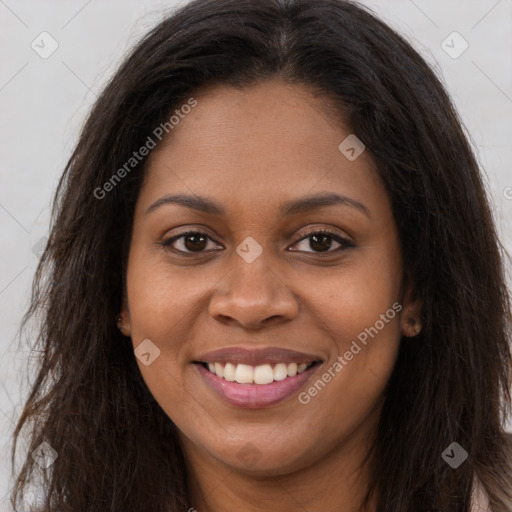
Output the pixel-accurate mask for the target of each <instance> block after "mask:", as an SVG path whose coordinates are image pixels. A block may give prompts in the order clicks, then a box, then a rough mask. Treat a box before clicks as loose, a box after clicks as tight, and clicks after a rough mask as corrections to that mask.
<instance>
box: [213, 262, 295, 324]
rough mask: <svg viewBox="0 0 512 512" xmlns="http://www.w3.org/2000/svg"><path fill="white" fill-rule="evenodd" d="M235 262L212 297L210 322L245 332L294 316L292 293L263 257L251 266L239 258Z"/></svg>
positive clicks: (293, 296) (287, 319)
mask: <svg viewBox="0 0 512 512" xmlns="http://www.w3.org/2000/svg"><path fill="white" fill-rule="evenodd" d="M235 258H237V261H236V262H235V263H234V265H233V266H232V269H231V271H230V272H228V273H227V274H226V276H225V277H224V278H223V279H222V280H221V281H220V282H219V283H218V285H217V287H216V289H215V291H214V293H213V294H212V297H211V300H210V304H209V313H210V315H211V317H212V318H214V319H216V320H218V321H220V322H223V323H231V324H238V325H239V326H242V327H244V328H245V329H260V328H262V327H263V326H267V325H268V324H270V323H276V324H277V323H281V322H286V321H289V320H292V319H293V318H295V317H296V316H297V314H298V311H299V304H298V301H297V299H296V297H295V295H294V293H293V292H292V291H291V290H290V289H289V288H288V287H287V286H286V284H285V283H284V282H283V280H282V279H281V278H280V277H279V276H278V275H277V271H276V270H274V269H272V268H270V267H269V265H268V264H267V262H266V261H265V258H264V255H263V254H262V255H261V256H260V257H258V258H257V259H256V260H255V261H253V262H252V263H247V262H246V261H244V260H243V259H242V258H240V257H239V256H238V255H235Z"/></svg>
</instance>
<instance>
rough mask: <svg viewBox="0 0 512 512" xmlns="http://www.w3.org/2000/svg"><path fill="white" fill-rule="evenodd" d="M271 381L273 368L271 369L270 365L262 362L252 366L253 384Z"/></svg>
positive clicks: (272, 379)
mask: <svg viewBox="0 0 512 512" xmlns="http://www.w3.org/2000/svg"><path fill="white" fill-rule="evenodd" d="M238 366H241V365H238ZM273 381H274V370H272V366H270V365H269V364H264V365H261V366H256V368H254V384H270V383H271V382H273Z"/></svg>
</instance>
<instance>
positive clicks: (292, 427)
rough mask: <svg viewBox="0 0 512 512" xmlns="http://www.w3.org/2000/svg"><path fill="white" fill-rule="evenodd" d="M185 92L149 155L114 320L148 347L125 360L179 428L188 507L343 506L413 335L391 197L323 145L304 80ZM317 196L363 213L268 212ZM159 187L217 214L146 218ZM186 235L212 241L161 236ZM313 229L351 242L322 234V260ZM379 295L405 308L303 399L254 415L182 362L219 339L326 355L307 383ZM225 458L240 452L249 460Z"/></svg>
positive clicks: (326, 136)
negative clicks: (145, 355)
mask: <svg viewBox="0 0 512 512" xmlns="http://www.w3.org/2000/svg"><path fill="white" fill-rule="evenodd" d="M194 98H196V100H197V102H198V103H197V106H196V107H195V108H193V109H192V110H191V112H190V113H189V114H188V115H187V116H186V117H185V118H184V119H183V120H180V122H179V124H178V125H177V126H175V127H174V129H173V130H172V131H171V132H170V133H169V134H168V135H167V136H166V138H165V139H164V140H163V143H162V144H161V145H159V146H158V147H157V148H156V149H155V150H153V151H152V153H151V155H150V158H149V161H148V169H147V175H146V179H145V181H144V183H143V186H142V188H141V192H140V196H139V198H138V201H137V204H136V210H135V216H134V226H133V234H132V240H131V246H130V252H129V261H128V269H127V276H126V278H127V296H126V297H125V299H124V303H123V309H122V312H121V315H122V320H123V324H124V326H125V328H124V331H123V332H124V333H125V334H126V335H127V336H131V339H132V343H133V346H134V348H136V347H137V346H138V345H139V344H140V343H141V342H142V341H143V340H145V339H150V340H151V341H152V342H153V343H154V344H155V345H156V346H157V347H158V348H159V350H160V355H159V357H157V358H156V359H155V360H154V361H153V362H152V363H151V364H150V365H149V366H145V365H144V364H142V363H141V361H140V360H139V359H137V363H138V365H139V368H140V371H141V373H142V376H143V378H144V380H145V382H146V383H147V386H148V388H149V390H150V391H151V393H152V394H153V395H154V397H155V399H156V400H157V401H158V403H159V404H160V405H161V407H162V409H163V410H164V411H165V412H166V414H167V415H168V416H169V417H170V418H171V419H172V420H173V422H174V423H175V424H176V425H177V426H178V428H179V430H180V432H181V433H180V439H181V442H182V445H183V450H184V454H185V459H186V463H187V468H188V472H189V475H190V481H191V486H190V496H189V498H190V507H193V508H195V509H197V510H198V511H216V512H223V511H231V510H237V509H240V510H250V511H267V512H268V511H282V510H307V511H312V510H322V511H325V512H328V511H340V510H342V511H345V512H352V511H356V510H357V509H358V505H359V503H360V500H361V499H362V497H363V495H364V492H365V490H366V486H367V471H366V470H365V469H364V467H363V468H360V467H359V466H360V465H361V463H362V460H363V458H364V455H365V454H366V450H367V449H368V446H369V444H370V442H371V440H372V437H373V436H374V434H375V432H376V428H377V422H378V419H379V415H380V412H381V408H382V403H383V396H384V391H385V386H386V383H387V381H388V379H389V377H390V375H391V372H392V370H393V367H394V364H395V361H396V357H397V350H398V347H399V343H400V337H401V335H402V334H403V335H405V336H413V335H415V334H416V333H417V328H418V325H419V324H418V321H419V312H420V307H421V304H419V303H417V302H414V303H413V302H412V301H410V300H409V298H408V297H409V291H410V288H409V286H408V285H407V284H406V283H404V282H403V279H402V274H403V268H402V258H401V252H400V247H399V240H398V234H397V230H396V224H395V222H394V219H393V216H392V211H391V204H390V201H389V197H388V195H387V193H386V191H385V189H384V186H383V184H382V182H381V181H380V178H379V177H378V175H377V173H376V171H375V165H374V162H373V160H372V157H371V154H370V151H369V150H366V151H364V152H363V153H362V154H361V155H360V156H359V157H358V158H357V159H356V160H355V161H349V160H348V159H347V158H345V156H343V155H342V154H341V152H340V151H339V150H338V146H339V144H340V143H341V142H342V141H343V140H344V139H345V138H346V137H347V136H348V135H349V134H350V133H351V131H350V128H349V127H348V126H347V125H346V124H344V123H342V122H341V121H336V120H334V118H333V116H332V115H328V114H327V112H326V109H327V107H328V105H327V103H326V101H325V99H323V98H321V97H319V96H318V95H315V94H314V93H313V92H312V91H311V90H310V89H308V88H307V87H306V86H300V85H290V84H285V83H284V82H281V81H278V80H274V81H267V82H264V83H259V84H257V85H253V86H250V87H247V88H244V89H243V90H236V89H233V88H229V87H225V86H215V87H210V88H208V89H203V90H202V91H200V92H199V94H195V95H194ZM319 192H335V193H338V194H343V195H346V196H349V197H350V198H352V199H353V200H356V201H358V202H360V203H363V204H364V206H365V207H366V208H367V210H368V214H366V213H365V212H363V211H361V210H359V209H357V208H355V207H353V206H350V205H330V206H323V207H321V208H317V209H315V210H311V211H309V212H302V213H296V214H294V215H288V216H279V214H278V208H279V206H280V205H281V203H282V202H284V201H287V200H291V199H296V198H299V197H302V196H305V195H311V194H314V193H319ZM171 193H172V194H174V193H184V194H196V195H200V196H206V197H208V198H210V199H212V200H214V201H216V202H217V203H219V205H220V206H222V207H223V208H224V209H225V214H223V215H220V214H211V213H204V212H200V211H196V210H193V209H190V208H186V207H184V206H180V205H176V204H164V205H161V206H160V207H158V208H156V209H154V210H153V211H152V212H151V213H146V211H147V209H148V208H149V207H150V206H151V205H152V204H153V203H154V202H155V201H157V200H158V199H160V198H161V197H162V196H165V195H166V194H171ZM187 228H188V229H196V230H199V231H201V232H203V233H205V234H206V235H207V236H208V237H210V238H211V240H208V239H207V240H208V241H207V243H206V242H204V243H203V245H200V248H199V249H198V250H199V252H193V251H194V247H197V246H194V245H193V244H191V243H190V241H189V243H188V244H185V241H186V239H183V238H181V239H179V240H177V241H175V242H174V244H173V245H172V246H168V247H163V246H162V245H161V242H162V241H163V240H166V239H168V238H170V237H171V236H173V235H176V234H180V233H182V232H183V231H186V230H187ZM319 228H324V229H328V230H330V231H333V232H334V233H335V234H338V235H340V236H341V237H343V238H347V239H348V240H349V241H350V242H351V243H352V244H353V247H345V246H341V245H340V244H339V243H338V242H336V240H334V239H329V240H330V241H331V246H330V247H329V246H328V242H327V248H328V252H321V251H319V249H318V245H315V244H314V241H313V242H312V241H311V237H306V235H307V234H308V235H311V234H313V233H315V230H318V229H319ZM248 236H251V237H253V238H254V239H255V240H256V241H257V242H258V244H259V245H260V246H261V247H262V250H263V252H262V253H261V255H260V256H259V257H258V258H257V259H256V260H255V261H253V262H252V263H247V262H246V261H245V260H244V259H242V258H241V257H240V256H239V255H238V253H237V252H236V248H237V246H239V245H240V244H241V243H242V242H243V241H244V239H245V238H246V237H248ZM304 237H306V238H304ZM301 239H302V240H301ZM312 243H313V246H312V245H311V244H312ZM173 247H174V248H175V250H176V251H178V250H181V251H185V252H188V253H187V254H185V255H180V254H179V253H178V252H173V251H172V248H173ZM340 247H343V250H339V248H340ZM201 251H202V252H201ZM329 251H330V252H329ZM394 303H398V304H400V305H402V308H403V309H402V311H401V312H400V313H399V314H397V315H396V316H395V317H394V318H393V319H391V320H389V321H388V322H387V323H385V326H384V328H382V329H381V330H380V331H379V332H378V334H377V335H375V336H374V337H373V338H369V342H368V344H367V345H366V346H365V347H364V348H363V349H362V350H361V351H360V352H359V353H358V354H357V355H355V356H354V358H353V359H352V360H351V361H349V362H348V364H347V365H346V366H344V368H343V370H342V371H340V372H338V373H337V374H336V376H335V378H333V379H332V380H331V381H330V382H329V383H328V384H327V385H326V386H325V387H324V388H323V389H322V390H321V391H320V392H319V393H318V394H317V395H316V396H314V397H312V398H311V400H310V402H309V403H307V404H305V405H303V404H301V403H299V402H298V399H297V393H295V394H294V395H293V396H291V397H290V398H288V399H286V400H285V401H283V402H281V403H279V404H275V405H273V406H270V407H266V408H260V409H241V408H238V407H235V406H232V405H230V404H227V403H226V402H225V401H223V400H222V399H221V398H220V397H219V396H218V395H217V394H215V392H214V391H213V390H212V389H211V388H210V387H209V386H208V385H206V384H205V382H204V381H203V379H202V377H201V376H200V374H199V372H198V371H197V367H196V366H195V365H194V364H192V361H194V360H196V359H198V358H199V355H200V354H204V353H205V352H207V351H210V350H214V349H217V348H221V347H226V346H245V347H268V346H277V347H284V348H289V349H292V350H297V351H302V352H307V353H312V354H315V355H317V356H319V357H320V358H322V359H323V363H322V365H321V367H320V368H317V370H316V372H315V374H314V376H313V377H312V378H311V379H310V380H309V381H308V383H307V384H306V388H302V389H301V390H300V391H304V390H305V389H306V390H307V389H308V388H309V387H310V386H311V384H312V383H314V382H315V381H316V380H317V379H318V378H321V376H322V374H324V373H325V372H326V371H327V369H328V368H330V367H332V366H333V365H334V363H335V362H336V358H337V357H338V356H340V355H341V356H343V354H344V353H345V352H346V351H347V350H348V349H349V348H350V345H351V343H352V341H353V340H355V339H356V338H357V336H358V334H360V333H361V332H362V331H364V330H365V328H368V327H370V326H374V325H375V322H376V321H377V320H379V318H381V316H380V315H381V314H384V313H385V312H386V311H387V310H388V309H390V308H391V306H392V305H393V304H394ZM411 318H414V319H415V320H416V327H414V326H413V325H412V324H411V323H410V319H411ZM248 441H250V442H251V443H252V444H251V445H248ZM240 450H242V453H243V450H245V451H246V452H247V451H249V455H250V456H252V457H253V458H254V461H253V463H252V464H250V463H247V461H246V460H244V459H243V458H242V457H240V452H239V451H240ZM301 507H302V508H301ZM371 510H376V509H375V504H373V505H372V508H371Z"/></svg>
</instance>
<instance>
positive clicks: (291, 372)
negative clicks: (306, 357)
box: [286, 363, 297, 377]
mask: <svg viewBox="0 0 512 512" xmlns="http://www.w3.org/2000/svg"><path fill="white" fill-rule="evenodd" d="M286 371H287V373H288V377H295V375H297V363H290V364H289V365H288V366H287V368H286Z"/></svg>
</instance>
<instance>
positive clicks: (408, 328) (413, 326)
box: [401, 280, 423, 338]
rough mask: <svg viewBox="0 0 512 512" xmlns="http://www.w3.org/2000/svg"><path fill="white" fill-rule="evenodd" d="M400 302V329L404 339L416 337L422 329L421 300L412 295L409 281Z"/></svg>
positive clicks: (412, 288)
mask: <svg viewBox="0 0 512 512" xmlns="http://www.w3.org/2000/svg"><path fill="white" fill-rule="evenodd" d="M403 297H404V298H403V301H402V306H403V310H402V317H401V329H402V334H403V335H404V336H405V337H406V338H412V337H414V336H417V335H418V334H419V333H420V331H421V328H422V323H421V310H422V307H423V300H422V299H421V298H420V297H418V296H417V295H416V294H415V293H414V287H413V285H412V283H411V281H410V280H408V283H407V284H406V286H405V291H404V294H403Z"/></svg>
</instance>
